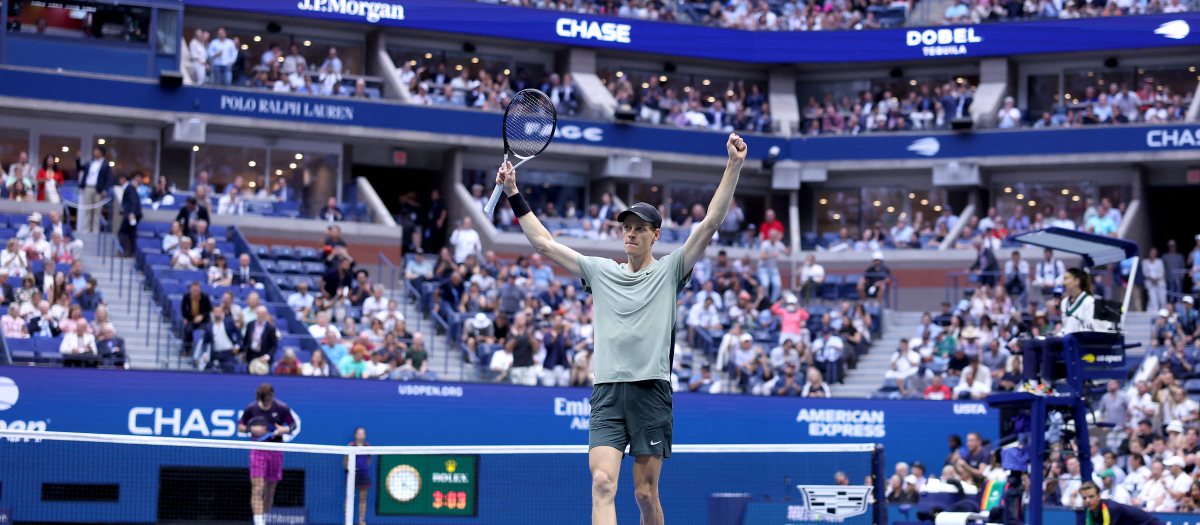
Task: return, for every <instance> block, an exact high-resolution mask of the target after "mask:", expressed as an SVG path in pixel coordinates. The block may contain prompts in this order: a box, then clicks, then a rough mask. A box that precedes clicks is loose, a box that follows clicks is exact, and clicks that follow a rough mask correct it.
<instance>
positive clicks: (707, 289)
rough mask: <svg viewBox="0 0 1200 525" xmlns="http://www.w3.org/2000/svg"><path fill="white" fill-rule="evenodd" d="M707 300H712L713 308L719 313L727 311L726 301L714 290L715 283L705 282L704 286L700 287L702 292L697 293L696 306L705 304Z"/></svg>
mask: <svg viewBox="0 0 1200 525" xmlns="http://www.w3.org/2000/svg"><path fill="white" fill-rule="evenodd" d="M705 299H712V301H713V307H714V308H716V310H717V311H721V310H724V309H725V300H724V299H723V298H722V297H721V294H720V293H717V292H716V291H715V290H713V282H712V281H711V280H710V281H704V284H702V285H700V291H699V292H696V304H703V303H704V300H705Z"/></svg>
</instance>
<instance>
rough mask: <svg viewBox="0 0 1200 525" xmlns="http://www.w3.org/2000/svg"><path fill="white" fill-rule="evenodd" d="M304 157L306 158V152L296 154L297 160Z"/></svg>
mask: <svg viewBox="0 0 1200 525" xmlns="http://www.w3.org/2000/svg"><path fill="white" fill-rule="evenodd" d="M303 158H304V154H303V153H297V154H296V160H300V159H303Z"/></svg>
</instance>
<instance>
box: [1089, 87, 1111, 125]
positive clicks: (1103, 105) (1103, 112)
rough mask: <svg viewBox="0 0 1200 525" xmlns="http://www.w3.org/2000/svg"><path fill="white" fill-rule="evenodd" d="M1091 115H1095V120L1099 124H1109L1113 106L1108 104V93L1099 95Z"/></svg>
mask: <svg viewBox="0 0 1200 525" xmlns="http://www.w3.org/2000/svg"><path fill="white" fill-rule="evenodd" d="M1092 114H1094V115H1096V118H1097V119H1098V120H1100V122H1109V123H1111V121H1112V116H1113V105H1112V104H1111V103H1109V100H1108V93H1101V94H1100V96H1099V98H1098V99H1097V100H1096V103H1095V104H1094V105H1093V106H1092Z"/></svg>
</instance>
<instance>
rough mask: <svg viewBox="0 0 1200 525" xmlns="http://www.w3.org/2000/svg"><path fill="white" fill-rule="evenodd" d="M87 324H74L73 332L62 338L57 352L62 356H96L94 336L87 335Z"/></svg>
mask: <svg viewBox="0 0 1200 525" xmlns="http://www.w3.org/2000/svg"><path fill="white" fill-rule="evenodd" d="M87 331H88V324H87V323H75V331H74V332H71V333H69V334H66V335H64V336H63V340H62V343H61V344H59V346H58V351H59V352H62V354H63V355H79V354H92V355H96V336H94V335H92V334H89V333H87Z"/></svg>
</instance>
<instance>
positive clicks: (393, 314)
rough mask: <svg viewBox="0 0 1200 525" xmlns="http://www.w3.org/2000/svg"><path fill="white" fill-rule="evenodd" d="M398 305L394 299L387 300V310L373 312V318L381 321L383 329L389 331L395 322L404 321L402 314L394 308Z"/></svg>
mask: <svg viewBox="0 0 1200 525" xmlns="http://www.w3.org/2000/svg"><path fill="white" fill-rule="evenodd" d="M397 306H399V305H398V304H397V303H396V301H394V300H392V301H388V303H387V310H384V311H382V312H379V313H377V314H375V318H376V319H379V320H380V321H383V329H384V330H385V331H388V332H391V331H392V329H393V328H394V327H395V326H396V323H397V322H404V314H402V313H400V311H398V310H396V308H397Z"/></svg>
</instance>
